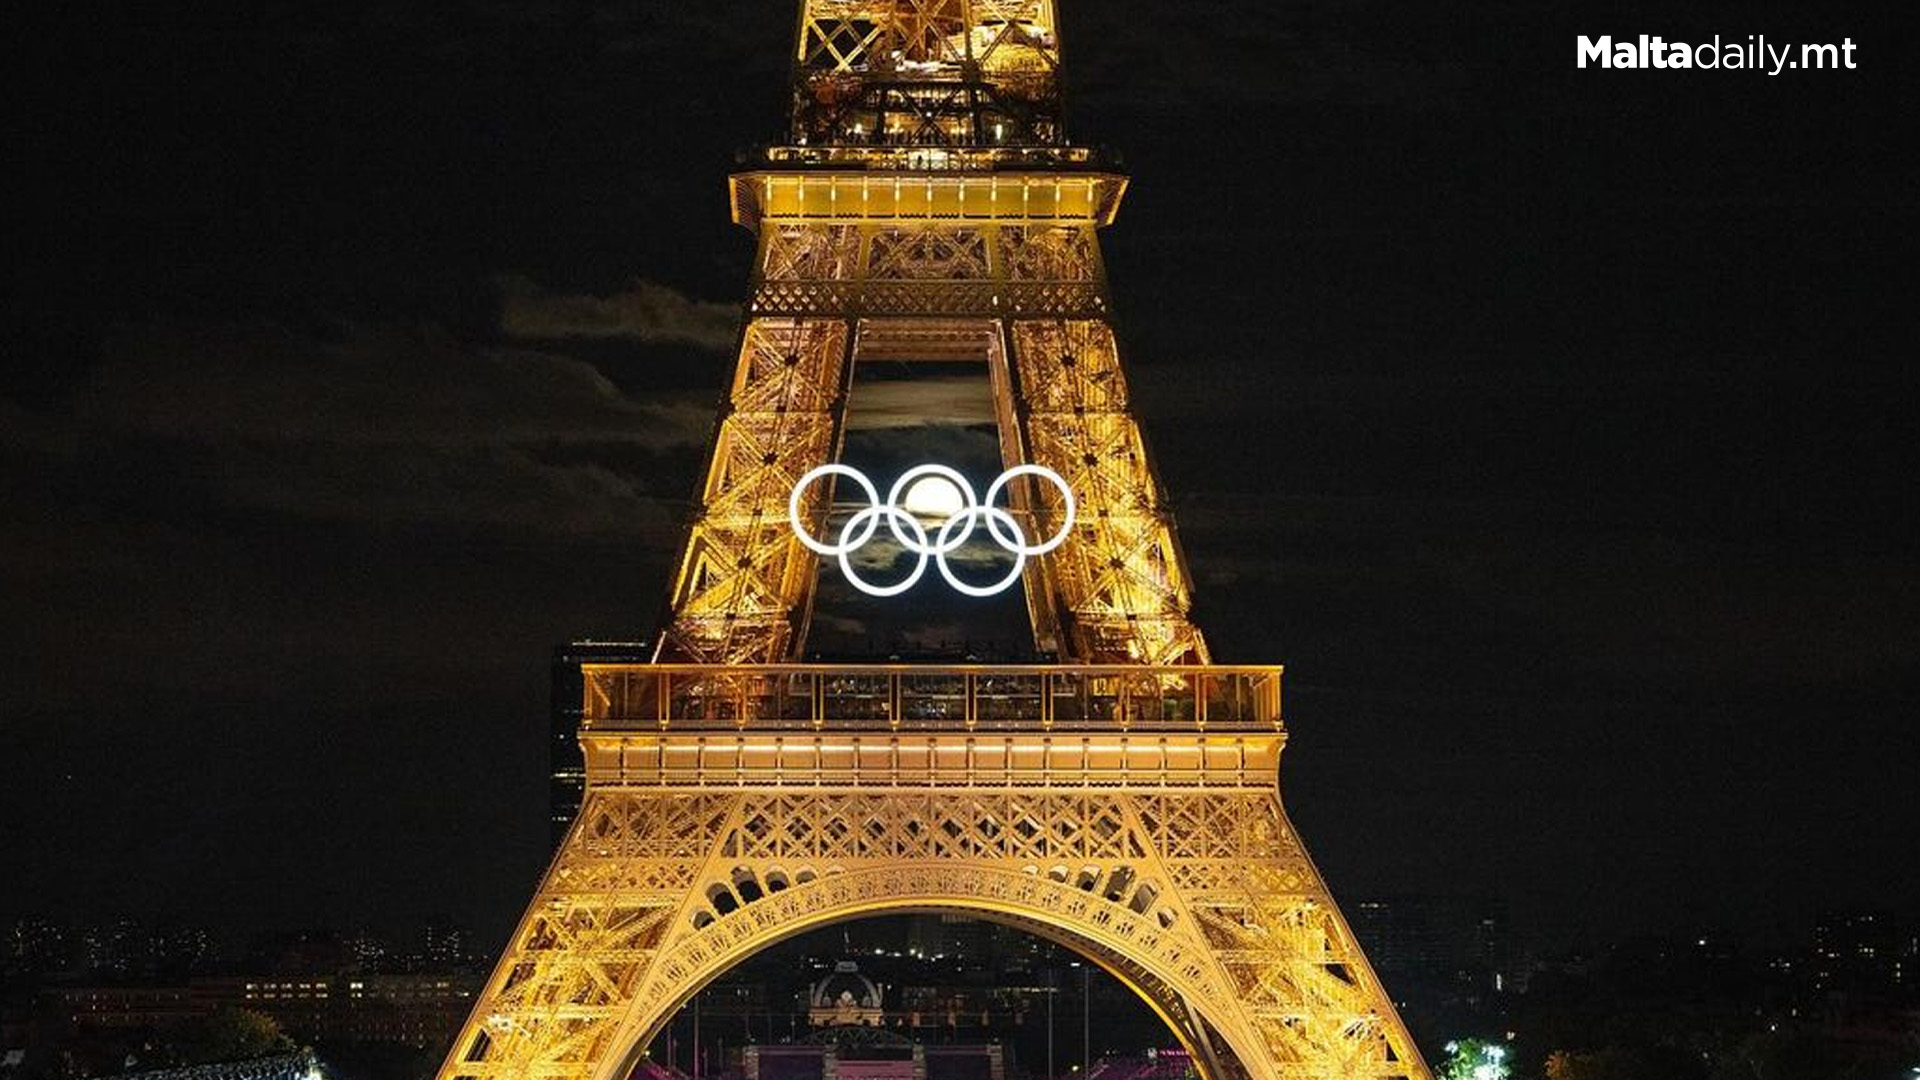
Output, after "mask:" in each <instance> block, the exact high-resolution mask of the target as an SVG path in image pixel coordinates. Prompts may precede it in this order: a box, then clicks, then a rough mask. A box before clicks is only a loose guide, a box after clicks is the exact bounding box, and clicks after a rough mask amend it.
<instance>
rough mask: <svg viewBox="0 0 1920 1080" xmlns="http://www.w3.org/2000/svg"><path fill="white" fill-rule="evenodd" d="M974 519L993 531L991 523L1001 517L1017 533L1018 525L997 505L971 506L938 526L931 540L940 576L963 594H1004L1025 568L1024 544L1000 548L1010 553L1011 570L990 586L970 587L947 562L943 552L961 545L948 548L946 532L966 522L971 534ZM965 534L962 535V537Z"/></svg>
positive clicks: (996, 536) (1025, 554)
mask: <svg viewBox="0 0 1920 1080" xmlns="http://www.w3.org/2000/svg"><path fill="white" fill-rule="evenodd" d="M977 517H978V518H985V519H986V521H987V529H988V531H992V530H993V522H994V519H996V518H1004V519H1005V520H1006V523H1007V526H1008V527H1009V528H1011V529H1013V531H1014V532H1015V533H1016V534H1017V533H1018V532H1019V531H1020V523H1019V522H1017V521H1015V520H1013V515H1012V514H1009V513H1007V512H1006V511H1005V510H1002V509H1000V508H999V507H997V506H970V507H968V508H967V509H965V510H962V511H960V512H959V513H957V514H955V515H953V516H952V517H950V518H948V519H947V520H946V522H945V523H944V524H942V525H941V526H940V532H939V534H938V536H937V538H936V539H935V541H934V546H935V547H936V548H938V550H939V552H940V555H939V557H938V562H939V566H940V576H941V577H943V578H946V579H947V584H949V585H951V586H953V587H954V589H955V590H957V591H959V592H963V593H966V594H967V595H968V596H997V595H999V594H1000V593H1002V592H1005V591H1006V590H1007V587H1008V586H1009V585H1012V584H1013V583H1014V582H1016V581H1018V580H1020V575H1021V573H1023V572H1024V571H1025V570H1026V569H1027V553H1026V552H1025V551H1024V550H1022V548H1024V547H1025V546H1026V545H1024V544H1022V545H1020V546H1019V547H1014V546H1013V545H1011V544H1005V545H1002V546H1004V547H1007V548H1008V549H1009V550H1011V551H1012V552H1013V569H1011V570H1009V571H1007V576H1006V577H1003V578H1001V579H1000V580H999V581H996V582H994V583H993V584H991V585H969V584H967V583H966V582H964V581H961V580H960V578H959V576H958V575H956V574H955V573H954V572H953V567H952V566H951V565H949V564H948V563H947V559H946V553H947V552H949V551H952V550H953V548H955V547H959V546H960V545H958V544H955V545H953V547H948V546H947V533H948V532H949V531H950V530H952V528H953V527H954V526H955V525H957V524H959V523H960V522H962V521H964V522H966V523H967V532H968V533H971V532H972V531H973V519H974V518H977ZM964 535H965V534H964V533H963V534H962V536H964ZM995 538H996V539H998V534H996V535H995Z"/></svg>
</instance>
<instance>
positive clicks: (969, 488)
mask: <svg viewBox="0 0 1920 1080" xmlns="http://www.w3.org/2000/svg"><path fill="white" fill-rule="evenodd" d="M923 476H937V477H939V478H941V479H942V480H945V481H947V482H948V483H950V484H952V485H953V486H954V487H956V488H959V489H960V512H959V513H957V514H955V515H953V516H952V517H950V518H948V519H947V520H946V522H944V523H942V524H941V526H940V531H939V534H938V535H939V537H940V539H939V540H936V541H935V542H934V546H933V547H932V548H929V549H928V550H926V551H922V550H920V549H921V548H922V547H925V546H926V543H927V536H926V533H925V532H924V531H923V532H922V533H921V534H920V545H919V546H918V547H916V546H915V545H914V544H912V543H910V542H909V541H908V540H907V538H906V537H904V536H902V535H900V528H899V525H898V522H899V521H900V518H901V516H903V515H896V514H889V515H887V528H888V530H889V531H891V532H892V533H893V538H894V539H895V540H898V541H899V542H900V546H901V547H904V548H906V549H907V550H908V551H911V552H913V553H915V554H917V555H945V554H946V553H947V552H949V551H954V550H957V549H958V548H959V547H960V545H961V544H964V543H966V542H967V538H968V537H970V536H972V535H973V518H974V513H973V511H974V508H975V507H976V506H979V505H980V504H979V502H978V500H976V499H975V498H974V496H973V485H972V484H969V483H967V478H966V477H964V476H961V475H960V473H959V472H958V471H957V470H954V469H950V468H948V467H947V466H945V465H915V466H914V467H913V468H911V469H908V470H907V471H906V472H903V473H901V474H900V479H898V480H895V481H894V482H893V486H892V487H890V488H888V489H887V505H888V506H904V505H905V504H903V503H902V502H901V501H900V496H901V495H902V494H904V493H905V492H908V491H911V490H912V489H913V482H914V481H915V480H918V479H920V478H921V477H923ZM904 516H905V517H906V518H907V519H908V520H910V521H911V520H912V519H913V515H912V514H911V513H906V514H904ZM963 518H964V519H965V520H966V523H967V528H966V531H965V532H963V533H961V534H960V535H959V536H958V537H956V538H955V539H954V541H953V542H952V543H948V542H947V540H946V536H947V525H949V524H951V523H953V522H954V521H957V520H960V519H963ZM916 524H917V522H916ZM941 565H943V566H944V565H945V564H944V563H942V564H941Z"/></svg>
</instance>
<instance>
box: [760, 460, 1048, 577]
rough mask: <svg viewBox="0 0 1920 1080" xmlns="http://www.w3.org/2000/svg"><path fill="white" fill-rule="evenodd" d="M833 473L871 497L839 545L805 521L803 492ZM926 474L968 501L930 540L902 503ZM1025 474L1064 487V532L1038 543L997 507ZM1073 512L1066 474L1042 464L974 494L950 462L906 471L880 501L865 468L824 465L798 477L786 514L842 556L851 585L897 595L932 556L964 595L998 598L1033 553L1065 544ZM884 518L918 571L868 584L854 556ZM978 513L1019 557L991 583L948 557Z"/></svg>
mask: <svg viewBox="0 0 1920 1080" xmlns="http://www.w3.org/2000/svg"><path fill="white" fill-rule="evenodd" d="M828 476H845V477H848V478H850V479H852V480H853V482H854V483H855V484H857V485H858V486H859V488H860V490H861V491H862V492H863V493H865V495H866V497H867V505H866V506H864V507H861V508H860V509H859V510H856V511H854V514H853V516H852V517H851V518H849V519H848V520H847V523H846V525H844V526H842V527H841V529H840V540H839V543H827V542H826V541H823V540H819V539H816V538H814V537H813V536H812V535H810V534H809V533H808V532H807V529H806V526H805V525H804V524H803V523H802V522H801V520H800V500H801V497H802V496H804V495H805V494H806V491H807V488H808V486H809V485H811V484H813V483H815V482H816V481H818V480H820V479H822V478H824V477H828ZM923 476H938V477H940V478H941V479H943V480H946V481H947V482H949V483H951V484H952V485H953V486H954V487H955V489H957V490H958V491H959V494H960V501H961V507H960V509H959V510H957V511H955V512H954V513H951V514H948V515H946V516H945V518H944V520H942V521H941V522H940V525H939V527H938V528H937V529H935V530H934V536H933V538H932V539H931V540H929V539H928V536H927V526H924V525H922V524H921V523H920V521H919V518H918V517H917V516H916V515H914V514H913V513H912V512H911V511H909V510H907V509H906V508H905V507H903V506H902V505H901V502H900V499H901V496H902V495H903V494H904V493H905V492H907V491H908V489H909V488H910V487H911V486H912V484H913V482H914V481H915V480H918V479H920V478H921V477H923ZM1021 476H1038V477H1040V478H1041V479H1043V480H1046V481H1048V482H1050V483H1051V484H1053V486H1054V487H1056V488H1058V489H1059V490H1060V497H1061V501H1062V505H1063V507H1064V510H1065V513H1064V514H1063V517H1062V521H1061V523H1060V530H1059V531H1058V532H1057V533H1055V534H1054V535H1053V536H1051V537H1048V538H1047V539H1046V540H1044V541H1042V542H1041V543H1038V544H1029V543H1027V537H1026V532H1025V531H1024V530H1023V529H1022V528H1021V526H1020V522H1019V520H1018V519H1017V518H1015V517H1014V516H1013V514H1012V513H1010V512H1009V511H1008V510H1006V509H1003V508H1001V507H998V506H995V505H993V501H994V499H996V498H998V497H999V495H1000V492H1001V491H1002V490H1003V489H1005V488H1006V486H1007V484H1008V483H1009V482H1011V481H1012V480H1013V479H1014V478H1016V477H1021ZM1074 513H1075V507H1074V501H1073V489H1072V488H1070V487H1068V486H1067V482H1066V481H1065V480H1063V479H1061V478H1060V474H1059V473H1056V472H1054V471H1053V470H1051V469H1048V468H1045V467H1043V466H1039V465H1016V466H1014V467H1013V468H1011V469H1008V470H1007V471H1006V472H1004V473H1001V474H1000V477H999V479H997V480H995V481H994V482H993V485H992V486H991V487H989V488H987V494H986V497H985V498H984V499H977V498H975V496H974V493H973V485H972V484H969V483H968V482H967V478H966V477H964V476H962V475H960V473H959V472H958V471H956V470H954V469H951V468H948V467H947V466H945V465H916V466H914V467H913V468H911V469H908V470H907V471H906V472H905V473H903V474H902V475H901V477H900V479H898V480H896V481H894V484H893V487H892V488H890V489H889V490H888V491H887V498H886V501H885V502H882V501H881V500H880V493H879V491H878V490H877V489H876V488H875V487H874V486H873V482H872V481H871V480H868V479H867V477H866V474H864V473H862V472H861V471H860V470H858V469H855V468H853V467H851V466H848V465H838V464H835V465H822V466H820V467H819V468H817V469H814V470H812V471H811V472H809V473H807V474H806V475H805V476H802V477H801V478H800V480H799V482H798V483H796V484H794V486H793V493H792V494H791V495H789V496H788V498H787V520H788V523H789V524H790V525H791V526H792V527H793V534H794V536H796V537H798V538H799V540H800V542H801V543H802V544H805V545H806V546H807V549H808V550H810V551H812V552H814V553H816V554H820V555H826V556H829V557H831V558H835V559H838V560H839V561H840V571H841V573H843V574H845V575H846V577H847V581H848V583H849V584H851V585H853V587H854V588H856V589H859V590H860V591H861V592H863V593H866V594H868V595H869V596H898V595H900V594H901V593H903V592H906V591H907V590H908V589H911V588H913V586H914V585H916V584H918V583H919V581H920V579H921V577H923V576H924V575H925V574H926V572H927V560H928V559H932V560H933V561H934V562H936V563H938V564H939V567H940V576H941V577H943V578H945V579H946V580H947V584H949V585H951V586H953V587H954V589H956V590H957V591H959V592H961V593H964V594H966V595H968V596H993V595H995V594H997V593H1000V592H1004V591H1005V590H1006V589H1007V588H1008V587H1010V586H1011V585H1012V584H1013V583H1014V582H1015V581H1018V580H1019V579H1020V575H1021V574H1022V573H1023V572H1024V571H1025V570H1026V566H1027V560H1028V559H1029V558H1031V557H1033V556H1035V555H1045V554H1046V553H1047V552H1049V551H1052V550H1054V549H1055V548H1057V547H1059V546H1060V545H1061V544H1064V543H1066V541H1067V537H1068V536H1069V535H1071V534H1072V532H1073V522H1074ZM929 516H931V515H929ZM882 518H884V519H886V522H887V531H888V533H890V534H891V535H892V536H893V538H894V540H896V541H897V542H898V543H899V544H900V546H901V547H902V548H904V549H906V550H907V551H908V552H910V553H912V554H913V555H915V556H917V557H918V559H919V562H918V563H916V564H915V565H914V568H913V572H912V573H910V574H908V575H907V576H906V578H905V579H903V580H901V581H899V582H896V583H895V584H892V585H874V584H871V583H869V582H868V581H867V580H866V579H864V578H862V577H861V576H860V575H859V573H858V572H857V571H855V570H854V568H853V560H852V559H850V558H848V556H850V555H852V554H853V553H854V552H855V551H857V550H859V549H860V548H862V547H864V546H866V543H867V542H868V541H869V540H872V539H873V537H874V534H875V533H877V532H879V530H880V521H881V519H882ZM976 519H979V520H983V521H985V522H986V523H987V532H988V534H989V535H991V536H992V537H993V539H994V541H995V542H997V543H998V544H999V545H1000V546H1001V547H1002V548H1003V549H1005V550H1006V551H1007V553H1008V554H1010V555H1012V556H1013V569H1012V570H1011V571H1009V572H1008V574H1007V575H1006V576H1005V577H1004V578H1001V579H1000V580H999V581H996V582H994V583H992V584H990V585H972V584H969V583H967V582H965V581H962V580H960V578H959V577H958V576H957V575H956V574H955V573H954V572H953V568H952V567H951V566H949V565H948V563H947V556H948V555H949V554H951V553H952V552H954V551H955V550H958V549H959V547H960V546H961V545H962V544H965V543H966V542H967V540H968V539H969V538H971V537H972V536H973V531H974V522H975V520H976ZM903 524H904V526H905V530H904V531H903V530H902V525H903Z"/></svg>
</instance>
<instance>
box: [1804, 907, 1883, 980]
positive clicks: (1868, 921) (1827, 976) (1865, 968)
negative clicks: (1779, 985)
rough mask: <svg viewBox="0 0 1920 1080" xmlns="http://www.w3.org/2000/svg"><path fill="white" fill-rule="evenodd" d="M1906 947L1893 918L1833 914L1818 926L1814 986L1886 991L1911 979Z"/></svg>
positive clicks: (1879, 914) (1877, 913)
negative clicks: (1908, 975)
mask: <svg viewBox="0 0 1920 1080" xmlns="http://www.w3.org/2000/svg"><path fill="white" fill-rule="evenodd" d="M1904 951H1905V943H1904V942H1903V941H1902V940H1901V934H1900V929H1899V926H1898V925H1897V924H1896V923H1895V921H1894V919H1893V916H1891V915H1890V914H1888V913H1886V912H1880V911H1846V912H1828V913H1826V914H1824V915H1822V916H1821V917H1820V918H1819V920H1818V921H1817V922H1815V924H1814V927H1813V972H1812V975H1813V983H1814V988H1815V989H1817V990H1822V991H1841V992H1853V993H1881V992H1887V991H1891V990H1895V989H1898V988H1899V987H1900V986H1901V985H1902V983H1903V982H1905V980H1906V963H1905V961H1904V958H1903V957H1902V955H1901V954H1902V953H1903V952H1904Z"/></svg>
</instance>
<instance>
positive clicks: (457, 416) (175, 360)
mask: <svg viewBox="0 0 1920 1080" xmlns="http://www.w3.org/2000/svg"><path fill="white" fill-rule="evenodd" d="M106 352H107V357H106V359H105V361H104V362H103V363H102V364H101V365H100V366H99V367H98V368H97V369H96V370H95V372H94V373H93V376H92V378H91V379H90V380H89V381H88V382H87V384H86V385H85V386H83V387H82V388H81V389H80V390H79V391H78V392H77V393H76V394H75V395H74V397H73V399H72V400H71V402H70V403H69V404H68V406H67V407H66V409H65V410H64V415H62V416H60V417H57V418H56V417H49V416H45V415H39V414H30V413H27V412H26V411H25V410H22V409H19V408H18V407H17V406H9V409H10V411H11V412H12V413H13V414H14V415H15V418H16V422H15V423H12V424H9V425H8V428H7V434H6V435H5V436H4V437H5V438H6V439H7V440H8V441H9V442H12V443H15V445H16V447H17V448H18V449H20V450H22V451H25V452H28V453H43V454H46V453H50V454H55V455H58V456H62V457H65V458H67V459H69V460H74V461H79V465H80V467H81V468H93V469H103V470H109V471H111V470H113V469H114V468H116V467H117V466H116V463H115V461H114V460H113V454H114V453H115V452H116V451H117V452H119V453H139V454H142V455H144V461H145V464H146V465H147V466H149V467H151V466H156V465H160V464H161V463H164V462H172V463H174V464H175V465H176V466H177V467H178V468H179V469H180V470H183V471H184V472H185V473H186V474H187V475H181V476H178V477H176V478H175V480H176V481H177V482H185V483H190V484H191V485H192V486H194V487H196V488H198V489H202V490H206V491H209V492H210V493H211V497H212V498H214V499H216V500H217V501H218V502H219V503H220V504H221V505H222V506H224V507H226V508H227V509H229V510H238V509H246V508H253V509H258V510H264V511H267V512H272V513H280V514H287V515H292V516H296V517H302V518H313V519H323V520H352V521H367V522H375V523H388V524H397V523H406V522H440V523H453V524H465V525H475V526H483V525H491V526H503V527H517V528H523V529H529V530H539V531H548V530H554V529H559V530H562V531H565V532H572V533H604V534H610V535H632V534H646V533H652V532H655V531H658V530H659V529H661V528H662V527H663V522H664V520H665V513H664V511H663V509H662V508H661V506H660V505H659V504H658V502H657V500H655V499H654V498H653V497H652V496H650V495H649V494H648V493H647V491H646V485H645V484H643V483H640V482H637V481H636V479H635V478H634V477H632V476H628V475H622V474H621V473H620V472H618V471H616V470H615V469H613V468H609V467H608V466H607V465H606V464H604V463H603V461H604V460H617V459H618V458H619V456H620V454H621V453H623V452H632V451H637V452H641V453H657V452H666V451H676V450H683V449H689V448H692V447H694V446H696V445H701V444H704V442H705V440H706V437H707V432H708V429H709V427H710V425H711V415H710V412H711V410H710V405H709V403H708V402H707V401H706V400H705V395H696V394H691V393H688V394H682V395H680V396H679V398H678V399H676V398H675V397H673V396H661V395H655V396H654V397H652V398H650V399H647V400H640V399H636V398H633V397H630V396H629V395H627V394H626V393H624V392H622V391H621V390H620V389H618V388H617V387H616V386H615V385H614V384H613V383H612V382H610V381H609V380H608V379H606V378H605V377H604V376H602V375H601V374H600V373H599V372H598V371H597V370H596V369H595V368H593V367H592V366H590V365H588V364H585V363H583V362H581V361H578V360H573V359H570V358H568V357H564V356H559V355H555V354H551V353H544V352H535V351H529V350H524V349H509V348H491V347H474V346H469V345H464V344H461V343H459V342H457V341H455V340H453V339H452V338H450V337H448V336H447V335H445V334H444V333H441V332H438V331H434V330H432V329H425V330H399V329H394V328H379V327H351V328H349V329H348V330H347V331H346V332H345V333H343V334H342V335H340V336H338V337H335V338H329V339H320V338H315V337H312V336H308V335H304V334H300V333H296V332H294V331H291V330H288V329H286V328H284V327H281V326H276V325H273V324H267V323H246V324H225V325H197V326H191V327H170V328H162V327H149V328H144V329H138V330H131V331H127V332H124V333H121V334H119V335H117V336H115V337H114V338H113V339H111V340H110V341H109V343H108V345H107V348H106ZM696 399H698V400H696ZM562 451H564V453H563V452H562ZM595 452H598V454H599V456H600V457H601V458H602V459H603V461H595V460H593V454H594V453H595ZM583 455H584V457H583ZM80 459H84V460H80ZM163 482H165V481H164V480H163Z"/></svg>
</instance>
